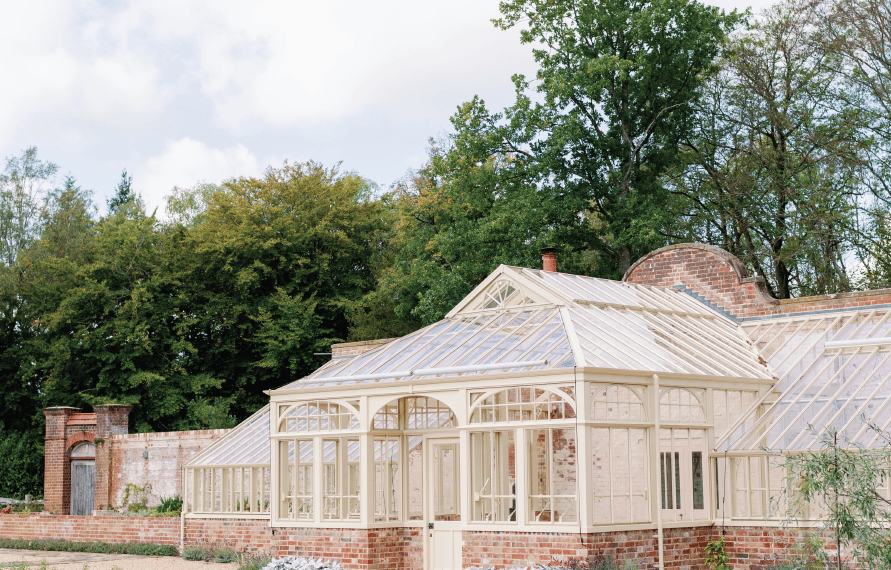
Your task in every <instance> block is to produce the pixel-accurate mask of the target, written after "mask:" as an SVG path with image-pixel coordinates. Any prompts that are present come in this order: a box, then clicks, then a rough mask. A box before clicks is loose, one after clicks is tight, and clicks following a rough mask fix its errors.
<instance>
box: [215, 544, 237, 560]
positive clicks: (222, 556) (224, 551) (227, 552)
mask: <svg viewBox="0 0 891 570" xmlns="http://www.w3.org/2000/svg"><path fill="white" fill-rule="evenodd" d="M213 561H214V562H216V563H217V564H231V563H232V562H237V561H238V555H237V554H236V553H235V551H234V550H232V549H231V548H221V549H220V550H217V551H216V553H214V556H213Z"/></svg>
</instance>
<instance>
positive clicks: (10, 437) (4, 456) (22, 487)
mask: <svg viewBox="0 0 891 570" xmlns="http://www.w3.org/2000/svg"><path fill="white" fill-rule="evenodd" d="M42 443H43V440H42V438H39V437H35V436H33V435H32V434H22V433H15V432H9V431H4V430H0V497H12V498H15V499H24V498H25V495H29V494H30V495H35V496H36V495H42V494H43V448H42Z"/></svg>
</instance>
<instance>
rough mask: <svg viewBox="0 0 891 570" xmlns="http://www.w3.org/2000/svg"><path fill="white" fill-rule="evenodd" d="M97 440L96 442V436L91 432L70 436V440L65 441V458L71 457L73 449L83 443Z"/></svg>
mask: <svg viewBox="0 0 891 570" xmlns="http://www.w3.org/2000/svg"><path fill="white" fill-rule="evenodd" d="M95 440H96V435H95V434H94V433H92V432H89V431H81V432H78V433H75V434H72V435H71V436H69V438H68V439H67V440H65V457H68V456H70V455H71V449H72V448H73V447H74V446H75V445H77V444H78V443H81V442H83V441H87V442H90V443H92V442H94V441H95Z"/></svg>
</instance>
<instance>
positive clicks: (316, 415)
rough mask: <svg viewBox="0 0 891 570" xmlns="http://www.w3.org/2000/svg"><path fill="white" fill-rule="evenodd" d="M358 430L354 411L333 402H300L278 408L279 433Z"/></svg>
mask: <svg viewBox="0 0 891 570" xmlns="http://www.w3.org/2000/svg"><path fill="white" fill-rule="evenodd" d="M357 429H359V420H358V418H357V417H356V414H355V412H354V410H352V409H350V408H349V407H347V406H345V405H343V404H338V403H335V402H326V401H315V402H301V403H299V404H293V405H282V406H279V422H278V432H279V433H314V432H322V431H341V430H357Z"/></svg>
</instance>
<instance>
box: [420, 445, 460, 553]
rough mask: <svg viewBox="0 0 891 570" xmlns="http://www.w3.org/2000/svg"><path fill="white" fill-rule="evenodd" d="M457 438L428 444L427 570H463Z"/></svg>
mask: <svg viewBox="0 0 891 570" xmlns="http://www.w3.org/2000/svg"><path fill="white" fill-rule="evenodd" d="M459 451H460V450H459V447H458V439H457V438H448V439H445V438H436V439H432V438H431V439H428V440H427V466H428V469H427V509H426V516H425V519H426V521H425V522H426V524H427V529H426V531H427V537H426V544H427V549H426V550H427V553H426V554H427V556H426V558H427V564H426V568H427V570H457V569H460V568H461V492H460V483H459V480H460V473H461V471H460V464H459V456H460V453H459Z"/></svg>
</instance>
